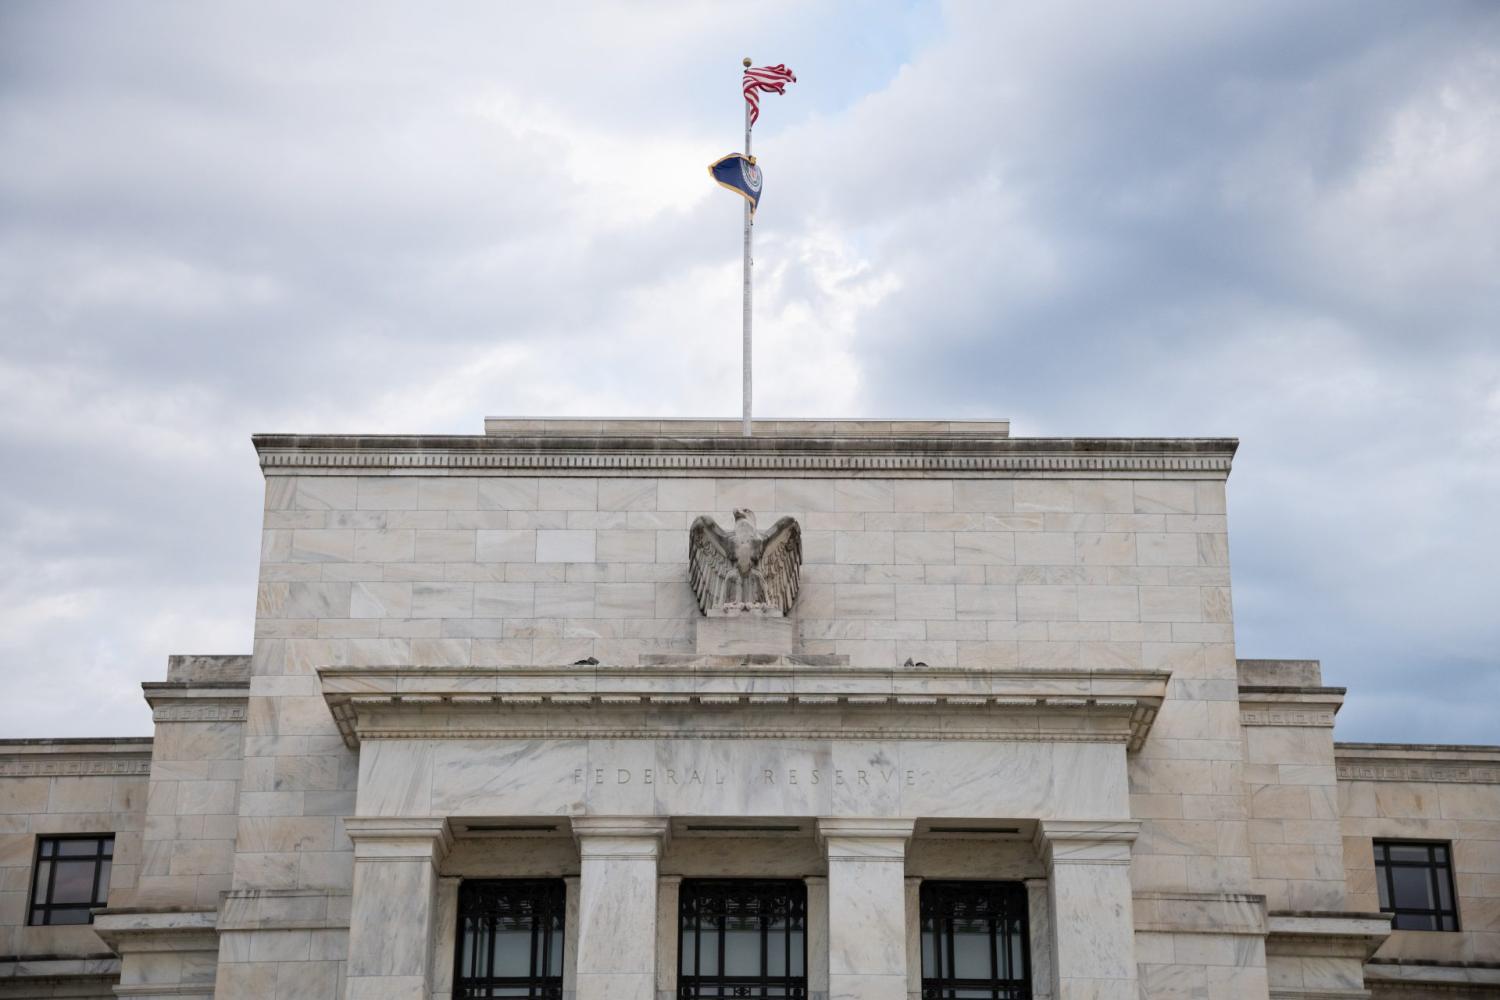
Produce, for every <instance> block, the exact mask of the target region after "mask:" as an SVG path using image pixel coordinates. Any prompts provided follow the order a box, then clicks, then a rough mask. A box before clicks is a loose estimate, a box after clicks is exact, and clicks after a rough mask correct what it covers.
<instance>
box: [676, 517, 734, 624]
mask: <svg viewBox="0 0 1500 1000" xmlns="http://www.w3.org/2000/svg"><path fill="white" fill-rule="evenodd" d="M738 575H739V570H737V569H735V567H734V542H733V540H732V539H731V538H730V537H729V532H727V531H725V530H724V529H723V528H721V527H719V525H718V523H717V522H716V521H714V519H713V518H711V517H709V516H708V515H707V514H704V515H702V516H701V517H699V518H698V519H697V520H695V521H694V522H693V526H692V527H691V528H689V529H688V582H689V584H690V585H691V586H692V588H693V596H694V597H696V598H697V599H698V610H699V611H701V612H703V613H704V614H705V615H706V614H708V609H709V608H716V607H718V606H719V605H721V604H723V603H724V601H725V600H726V597H727V594H728V587H727V584H728V583H729V580H730V579H731V578H732V577H736V576H738Z"/></svg>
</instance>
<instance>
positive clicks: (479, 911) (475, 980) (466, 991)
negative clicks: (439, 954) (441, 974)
mask: <svg viewBox="0 0 1500 1000" xmlns="http://www.w3.org/2000/svg"><path fill="white" fill-rule="evenodd" d="M567 909H568V903H567V886H566V884H565V883H564V882H563V880H562V879H537V878H523V879H464V880H463V882H461V883H459V887H458V912H457V920H456V924H455V926H456V933H455V934H454V942H453V998H454V1000H490V998H501V997H506V998H520V1000H560V998H561V997H562V995H563V993H562V983H563V966H562V954H563V949H564V948H565V947H566V945H565V942H566V940H567ZM512 913H524V914H526V915H527V916H529V917H530V920H531V951H530V956H529V959H528V961H529V962H530V966H531V967H530V971H529V973H528V974H527V975H525V976H497V975H495V972H496V969H495V941H496V938H495V934H494V924H495V921H496V920H497V919H500V918H501V917H504V916H507V915H509V914H512ZM470 919H476V920H481V921H488V935H489V937H488V940H489V946H488V949H487V954H485V955H480V954H479V951H478V950H476V951H475V952H474V953H473V954H472V955H471V959H472V961H471V962H470V965H471V966H472V967H471V968H469V969H467V970H466V969H465V968H464V944H465V941H466V940H467V935H468V921H469V920H470ZM554 948H555V951H554ZM552 968H555V969H556V970H557V972H556V974H552V973H551V971H550V970H551V969H552Z"/></svg>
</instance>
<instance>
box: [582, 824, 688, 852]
mask: <svg viewBox="0 0 1500 1000" xmlns="http://www.w3.org/2000/svg"><path fill="white" fill-rule="evenodd" d="M671 830H672V823H671V821H670V820H667V819H663V818H662V817H660V816H575V817H574V818H573V839H574V840H576V841H577V842H578V853H579V855H580V856H585V857H620V858H623V857H639V858H655V857H659V856H660V855H661V849H662V847H663V846H664V845H665V844H666V842H667V839H668V837H669V836H670V835H671Z"/></svg>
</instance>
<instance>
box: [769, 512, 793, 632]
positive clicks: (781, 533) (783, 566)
mask: <svg viewBox="0 0 1500 1000" xmlns="http://www.w3.org/2000/svg"><path fill="white" fill-rule="evenodd" d="M760 577H761V581H762V582H763V584H764V585H765V588H766V601H767V602H768V603H770V604H775V605H776V606H777V607H779V608H781V613H782V614H784V615H785V614H790V613H791V610H792V605H793V604H796V603H797V590H798V588H799V587H800V586H801V581H802V526H801V525H799V524H798V523H797V521H796V519H795V518H791V517H783V518H782V519H781V520H779V521H777V522H776V523H775V524H773V525H771V530H770V531H768V532H766V535H765V541H764V542H763V544H762V548H761V550H760Z"/></svg>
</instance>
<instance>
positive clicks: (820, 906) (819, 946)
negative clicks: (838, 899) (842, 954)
mask: <svg viewBox="0 0 1500 1000" xmlns="http://www.w3.org/2000/svg"><path fill="white" fill-rule="evenodd" d="M802 881H803V882H805V883H807V995H808V997H809V998H811V1000H828V879H826V878H824V877H823V876H821V875H809V876H808V877H807V878H805V879H803V880H802Z"/></svg>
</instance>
